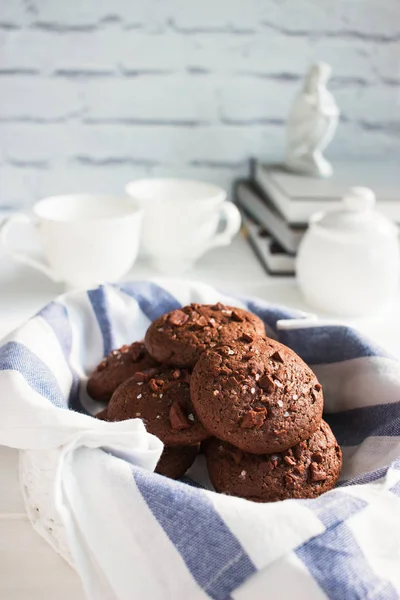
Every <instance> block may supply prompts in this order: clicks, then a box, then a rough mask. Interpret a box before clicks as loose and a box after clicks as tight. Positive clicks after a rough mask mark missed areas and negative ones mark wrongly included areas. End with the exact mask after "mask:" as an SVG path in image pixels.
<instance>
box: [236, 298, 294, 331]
mask: <svg viewBox="0 0 400 600" xmlns="http://www.w3.org/2000/svg"><path fill="white" fill-rule="evenodd" d="M238 299H239V300H241V301H242V302H243V303H244V304H245V306H247V309H248V310H249V311H250V312H253V313H254V314H256V315H257V316H258V317H260V319H261V320H262V321H264V323H266V324H267V325H268V326H269V327H271V329H273V331H275V332H276V323H277V321H280V320H281V319H301V318H302V317H304V313H301V312H299V311H295V310H286V309H283V308H281V307H279V306H273V305H271V306H268V305H266V304H264V302H259V301H258V300H256V299H255V298H250V299H249V298H244V297H242V296H238ZM280 335H281V333H280V332H279V336H280Z"/></svg>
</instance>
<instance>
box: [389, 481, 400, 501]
mask: <svg viewBox="0 0 400 600" xmlns="http://www.w3.org/2000/svg"><path fill="white" fill-rule="evenodd" d="M390 491H391V492H393V494H396V496H398V497H399V498H400V481H398V482H397V483H395V484H394V486H392V487H391V488H390Z"/></svg>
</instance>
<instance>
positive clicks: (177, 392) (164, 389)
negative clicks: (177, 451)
mask: <svg viewBox="0 0 400 600" xmlns="http://www.w3.org/2000/svg"><path fill="white" fill-rule="evenodd" d="M189 381H190V375H189V373H188V371H186V370H184V369H171V368H168V367H161V368H159V369H158V370H157V372H156V373H154V369H151V372H150V373H148V372H147V373H146V372H143V373H135V375H133V377H131V378H130V379H128V380H127V381H125V382H124V383H122V384H121V385H120V386H119V387H118V388H117V389H116V390H115V392H114V394H113V395H112V397H111V400H110V402H109V405H108V408H107V418H108V420H109V421H124V420H125V419H134V418H136V417H139V418H141V419H143V421H144V424H145V425H146V429H147V431H149V432H150V433H153V434H154V435H156V436H157V437H159V438H160V440H161V441H162V442H164V444H165V445H166V446H177V445H179V446H182V445H186V444H197V443H198V442H201V440H204V439H205V438H206V437H208V435H209V434H208V433H207V431H206V430H205V429H204V427H203V425H202V424H201V423H200V421H199V420H198V418H197V416H196V414H195V413H194V411H193V407H192V403H191V401H190V389H189Z"/></svg>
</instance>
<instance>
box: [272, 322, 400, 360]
mask: <svg viewBox="0 0 400 600" xmlns="http://www.w3.org/2000/svg"><path fill="white" fill-rule="evenodd" d="M310 340H312V342H310ZM279 341H280V342H282V343H283V344H286V346H289V347H290V348H292V350H294V351H295V352H297V354H299V355H300V356H301V358H302V359H303V360H304V362H306V363H307V364H309V365H320V364H329V363H336V362H344V361H346V360H351V359H353V358H362V357H366V356H381V357H387V358H391V356H390V355H389V354H388V353H387V352H385V351H384V350H383V349H382V348H380V347H379V346H377V345H376V344H373V343H372V342H370V341H368V343H366V341H364V339H363V338H361V336H360V335H359V334H358V333H357V332H356V331H355V330H354V329H351V328H350V327H342V326H339V325H331V326H328V327H318V326H315V327H305V328H301V329H293V330H282V331H279Z"/></svg>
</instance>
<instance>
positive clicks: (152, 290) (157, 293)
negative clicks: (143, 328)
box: [114, 281, 181, 321]
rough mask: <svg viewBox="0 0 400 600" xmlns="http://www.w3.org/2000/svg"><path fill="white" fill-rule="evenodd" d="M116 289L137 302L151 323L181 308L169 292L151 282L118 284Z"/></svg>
mask: <svg viewBox="0 0 400 600" xmlns="http://www.w3.org/2000/svg"><path fill="white" fill-rule="evenodd" d="M114 287H116V288H117V289H119V290H121V292H124V294H127V295H128V296H130V297H131V298H133V299H134V300H136V302H137V303H138V304H139V306H140V310H141V311H142V312H143V313H144V314H145V315H146V317H147V318H148V319H149V320H150V321H154V319H157V317H159V316H160V315H163V314H165V313H167V312H169V311H170V310H175V309H176V308H180V306H181V304H179V302H178V301H177V300H176V298H174V297H173V296H172V295H171V294H170V293H169V292H167V290H164V288H162V287H160V286H158V285H156V284H155V283H150V282H149V281H135V282H132V283H124V282H123V283H116V284H114Z"/></svg>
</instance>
